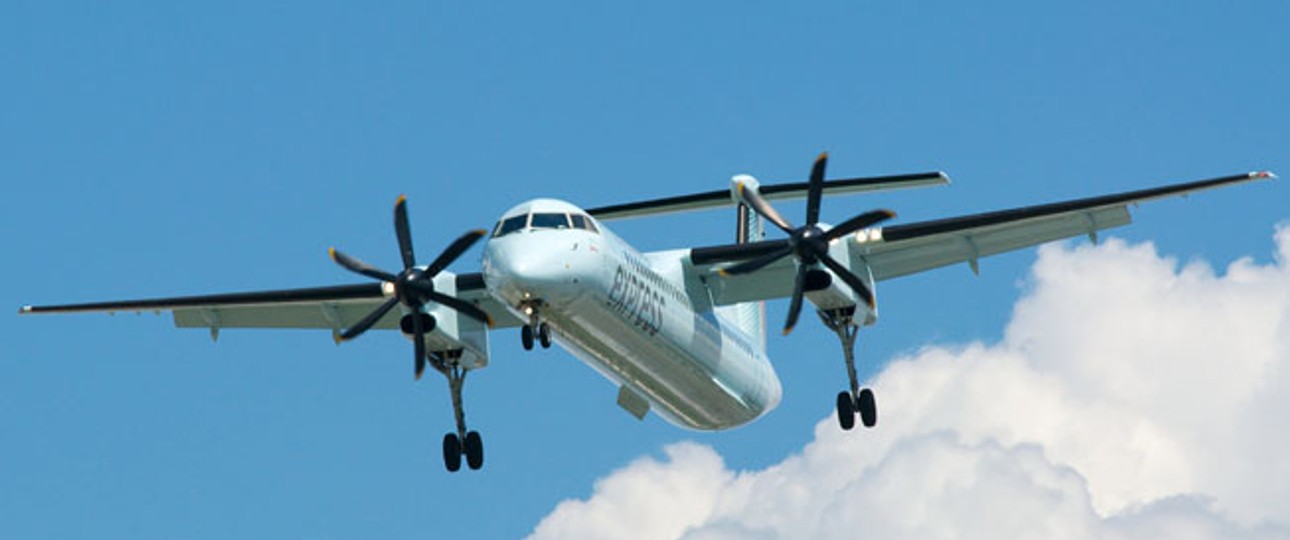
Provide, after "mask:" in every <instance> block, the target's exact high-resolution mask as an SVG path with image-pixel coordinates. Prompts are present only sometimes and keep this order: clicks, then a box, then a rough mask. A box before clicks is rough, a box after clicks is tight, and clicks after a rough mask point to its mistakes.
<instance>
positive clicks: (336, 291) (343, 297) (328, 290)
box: [18, 274, 520, 332]
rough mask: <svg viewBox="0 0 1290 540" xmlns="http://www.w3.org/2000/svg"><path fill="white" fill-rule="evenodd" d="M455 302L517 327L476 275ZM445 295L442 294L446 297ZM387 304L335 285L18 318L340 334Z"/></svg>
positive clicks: (375, 286) (379, 296)
mask: <svg viewBox="0 0 1290 540" xmlns="http://www.w3.org/2000/svg"><path fill="white" fill-rule="evenodd" d="M455 282H456V289H457V290H456V294H455V296H456V297H457V298H460V299H462V300H466V301H467V302H472V303H474V304H475V305H477V306H479V307H480V308H481V309H483V310H484V311H485V312H487V313H488V314H489V315H491V316H492V317H493V321H494V323H495V324H496V326H495V327H508V326H519V325H520V321H519V320H518V319H516V318H515V317H514V316H513V315H511V314H510V312H508V311H506V309H505V308H504V307H503V306H502V305H501V304H499V303H497V302H496V301H495V300H493V298H492V297H491V296H489V294H488V292H487V291H486V290H485V289H484V280H483V278H482V277H481V276H480V275H479V274H461V275H457V276H455ZM445 293H446V291H445ZM386 298H388V297H387V296H386V295H385V292H384V291H383V290H382V287H381V284H380V283H364V284H358V285H336V286H330V287H312V288H304V289H281V290H270V291H254V292H239V293H225V294H212V295H201V296H178V297H170V298H151V299H142V300H122V301H113V302H96V303H90V304H64V305H49V306H23V307H22V308H21V309H19V310H18V312H19V313H20V314H37V313H80V312H106V313H117V312H135V313H141V312H145V311H151V312H158V313H159V312H162V311H169V312H171V313H172V314H173V316H174V319H175V326H177V327H180V328H210V329H212V331H213V332H214V331H217V330H218V329H220V328H328V329H331V330H332V331H333V332H339V330H340V329H342V328H347V327H349V325H351V324H353V323H355V322H358V320H359V319H362V318H363V317H364V316H365V315H367V314H368V313H370V312H371V311H372V310H373V309H374V308H376V306H377V305H379V304H380V303H381V302H383V301H385V299H386ZM399 316H400V312H399V311H397V310H392V311H390V313H388V314H387V315H386V316H385V317H382V318H381V320H380V321H378V322H377V323H376V325H375V326H373V328H380V329H387V330H388V329H395V328H398V324H399Z"/></svg>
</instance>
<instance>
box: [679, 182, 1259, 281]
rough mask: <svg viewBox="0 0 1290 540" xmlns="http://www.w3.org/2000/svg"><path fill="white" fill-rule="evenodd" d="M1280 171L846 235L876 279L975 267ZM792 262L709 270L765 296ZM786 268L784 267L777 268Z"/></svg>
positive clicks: (700, 252) (706, 257)
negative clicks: (726, 272)
mask: <svg viewBox="0 0 1290 540" xmlns="http://www.w3.org/2000/svg"><path fill="white" fill-rule="evenodd" d="M1272 178H1276V175H1274V174H1272V173H1270V172H1251V173H1244V174H1237V175H1231V176H1223V177H1219V178H1211V179H1207V180H1200V181H1195V182H1186V183H1181V184H1172V185H1167V186H1162V187H1157V188H1151V189H1144V190H1138V191H1129V192H1124V193H1117V194H1112V195H1103V196H1098V197H1089V198H1084V199H1075V200H1069V201H1063V202H1057V203H1050V204H1042V205H1036V206H1025V207H1020V208H1013V209H1009V210H1000V211H995V212H986V213H981V214H972V215H966V216H959V217H952V218H945V219H937V220H931V221H923V222H918V223H909V224H904V225H893V226H889V227H884V228H879V229H870V230H862V231H859V232H858V233H856V234H854V235H851V236H849V237H847V238H846V240H845V241H846V242H847V244H848V250H849V252H850V263H851V268H852V269H857V268H864V267H865V266H866V265H867V266H868V267H869V269H870V270H871V271H872V275H873V278H874V280H875V281H882V280H886V279H892V278H896V277H900V276H905V275H909V274H914V273H918V272H923V271H927V270H931V269H934V268H939V267H942V266H948V265H952V264H957V263H964V262H966V263H968V264H969V265H970V266H971V267H972V269H973V270H974V271H975V270H976V269H977V261H978V260H980V259H981V258H982V257H987V256H990V255H996V254H999V253H1004V252H1007V251H1013V250H1017V249H1022V248H1026V247H1030V246H1035V245H1039V244H1043V243H1046V242H1051V241H1054V240H1060V239H1063V238H1070V237H1074V236H1080V235H1088V236H1090V237H1091V238H1093V239H1094V240H1096V239H1097V233H1098V232H1099V231H1102V230H1105V229H1110V228H1113V227H1119V226H1122V225H1127V224H1129V223H1130V222H1132V217H1131V216H1130V215H1129V209H1128V206H1129V205H1130V204H1135V203H1140V202H1145V201H1150V200H1155V199H1160V198H1164V197H1170V196H1178V195H1186V194H1189V193H1194V192H1198V191H1203V190H1207V189H1214V188H1219V187H1225V186H1229V185H1235V184H1242V183H1246V182H1252V181H1257V180H1267V179H1272ZM786 242H787V241H786V240H772V241H765V242H756V243H752V244H743V245H723V246H713V247H702V248H695V249H692V250H691V251H690V260H691V263H692V264H694V265H695V266H698V267H716V266H718V265H723V264H728V263H734V262H737V261H744V260H749V259H752V258H755V257H758V256H760V255H763V254H766V253H770V252H772V251H775V250H777V249H780V248H781V247H782V246H783V245H784V244H785V243H786ZM792 264H793V263H792V261H787V262H780V263H777V264H775V265H771V266H768V267H767V268H766V269H765V270H763V271H760V272H757V273H755V274H752V275H748V276H732V277H722V276H720V275H718V274H717V273H716V272H709V275H708V276H707V279H708V280H709V281H711V280H714V279H720V280H726V281H727V282H728V283H722V284H721V286H719V287H713V290H717V291H725V293H724V294H723V295H721V297H719V298H716V299H714V300H715V301H716V302H717V303H718V304H726V303H736V302H746V301H752V300H767V299H772V298H779V297H782V296H784V295H786V294H787V292H786V291H785V287H783V286H782V284H783V276H781V275H780V274H784V273H785V272H789V271H791V268H790V267H791V265H792ZM780 267H783V268H780Z"/></svg>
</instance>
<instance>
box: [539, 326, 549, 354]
mask: <svg viewBox="0 0 1290 540" xmlns="http://www.w3.org/2000/svg"><path fill="white" fill-rule="evenodd" d="M537 337H538V343H541V344H542V348H543V349H550V348H551V327H550V326H547V325H546V323H540V324H538V331H537Z"/></svg>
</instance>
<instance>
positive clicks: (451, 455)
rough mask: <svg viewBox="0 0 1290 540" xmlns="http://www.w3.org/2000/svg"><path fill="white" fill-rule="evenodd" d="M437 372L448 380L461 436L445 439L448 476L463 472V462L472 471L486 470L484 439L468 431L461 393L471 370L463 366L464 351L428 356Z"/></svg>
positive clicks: (430, 354) (450, 434) (458, 434)
mask: <svg viewBox="0 0 1290 540" xmlns="http://www.w3.org/2000/svg"><path fill="white" fill-rule="evenodd" d="M427 356H428V357H429V360H430V365H431V366H432V367H434V369H435V371H438V372H439V373H442V374H443V376H444V378H446V379H448V390H449V392H450V393H451V394H452V412H453V416H454V417H455V418H456V420H457V432H456V433H448V434H447V435H444V436H443V464H444V467H446V468H447V469H448V472H457V471H459V470H461V458H462V456H465V458H466V465H467V466H468V467H470V469H471V470H479V468H480V467H483V466H484V439H483V437H480V435H479V432H477V431H467V430H466V410H465V407H464V406H463V405H462V399H461V390H462V387H463V386H465V385H466V374H467V373H469V371H470V370H468V369H466V368H464V367H462V366H461V362H460V360H461V351H446V352H432V353H429V354H428V355H427Z"/></svg>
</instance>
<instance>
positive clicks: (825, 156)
mask: <svg viewBox="0 0 1290 540" xmlns="http://www.w3.org/2000/svg"><path fill="white" fill-rule="evenodd" d="M826 159H829V152H828V151H827V150H826V151H824V152H820V157H817V158H815V161H824V160H826Z"/></svg>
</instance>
